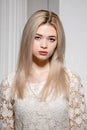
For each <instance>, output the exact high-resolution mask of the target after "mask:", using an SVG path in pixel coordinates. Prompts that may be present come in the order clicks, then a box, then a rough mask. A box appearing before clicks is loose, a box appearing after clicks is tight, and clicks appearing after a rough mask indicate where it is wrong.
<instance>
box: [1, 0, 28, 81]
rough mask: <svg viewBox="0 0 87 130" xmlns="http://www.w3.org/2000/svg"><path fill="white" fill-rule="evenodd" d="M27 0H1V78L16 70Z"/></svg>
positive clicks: (25, 18)
mask: <svg viewBox="0 0 87 130" xmlns="http://www.w3.org/2000/svg"><path fill="white" fill-rule="evenodd" d="M26 20H27V0H0V79H1V78H3V77H4V76H6V75H7V74H9V73H10V72H13V71H15V66H16V62H17V56H18V50H19V44H20V38H21V33H22V30H23V27H24V24H25V22H26Z"/></svg>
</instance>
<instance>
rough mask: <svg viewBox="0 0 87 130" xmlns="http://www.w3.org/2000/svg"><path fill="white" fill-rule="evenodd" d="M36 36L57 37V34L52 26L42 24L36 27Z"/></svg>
mask: <svg viewBox="0 0 87 130" xmlns="http://www.w3.org/2000/svg"><path fill="white" fill-rule="evenodd" d="M36 33H37V34H41V35H54V36H57V32H56V29H55V28H54V26H52V25H50V24H42V25H40V26H39V27H38V29H37V31H36Z"/></svg>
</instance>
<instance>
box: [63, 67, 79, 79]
mask: <svg viewBox="0 0 87 130" xmlns="http://www.w3.org/2000/svg"><path fill="white" fill-rule="evenodd" d="M65 72H66V73H67V75H68V77H69V80H70V82H81V77H80V75H79V74H78V73H77V72H75V71H72V70H70V69H67V68H65Z"/></svg>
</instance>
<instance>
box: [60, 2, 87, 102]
mask: <svg viewBox="0 0 87 130" xmlns="http://www.w3.org/2000/svg"><path fill="white" fill-rule="evenodd" d="M59 7H60V9H59V11H60V18H61V20H62V23H63V25H64V29H65V34H66V65H67V66H68V67H69V68H70V69H72V70H73V71H76V72H77V73H78V74H79V75H80V77H81V79H82V83H83V85H84V89H85V96H86V102H87V94H86V93H87V0H60V5H59Z"/></svg>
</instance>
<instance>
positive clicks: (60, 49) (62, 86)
mask: <svg viewBox="0 0 87 130" xmlns="http://www.w3.org/2000/svg"><path fill="white" fill-rule="evenodd" d="M46 23H49V24H50V25H52V26H53V27H54V28H55V29H56V31H57V34H58V39H57V41H58V44H57V47H56V49H55V52H54V54H53V56H52V57H51V68H50V72H49V75H48V79H47V82H46V84H45V86H44V88H43V90H42V92H41V99H42V100H45V99H46V98H47V96H48V95H49V94H50V93H53V95H54V96H55V97H56V96H57V95H61V94H63V95H64V96H65V97H68V80H67V79H68V78H67V77H68V76H67V73H66V71H65V69H64V55H65V34H64V29H63V26H62V23H61V21H60V19H59V17H58V15H56V14H55V13H53V12H49V11H47V10H39V11H36V12H35V13H33V14H32V16H31V17H30V18H29V20H28V21H27V23H26V25H25V28H24V30H23V34H22V40H21V46H20V52H19V59H18V66H17V71H16V75H15V82H14V92H15V94H17V96H18V98H21V99H23V98H24V94H25V92H26V91H25V90H26V82H27V80H28V78H29V72H30V69H31V65H32V43H33V40H34V37H35V34H36V31H37V29H38V27H39V26H40V25H42V24H46Z"/></svg>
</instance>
